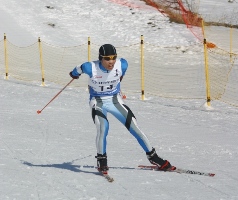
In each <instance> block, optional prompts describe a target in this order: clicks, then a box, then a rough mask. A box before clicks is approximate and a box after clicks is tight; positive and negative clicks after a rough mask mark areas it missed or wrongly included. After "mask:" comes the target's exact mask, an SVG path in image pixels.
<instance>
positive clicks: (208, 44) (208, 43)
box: [207, 42, 217, 49]
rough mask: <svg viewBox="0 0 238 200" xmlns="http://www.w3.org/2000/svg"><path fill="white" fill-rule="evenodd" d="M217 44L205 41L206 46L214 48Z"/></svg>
mask: <svg viewBox="0 0 238 200" xmlns="http://www.w3.org/2000/svg"><path fill="white" fill-rule="evenodd" d="M216 47H217V46H216V45H215V44H214V43H211V42H207V48H210V49H212V48H216Z"/></svg>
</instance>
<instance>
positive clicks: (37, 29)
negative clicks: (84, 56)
mask: <svg viewBox="0 0 238 200" xmlns="http://www.w3.org/2000/svg"><path fill="white" fill-rule="evenodd" d="M115 2H116V1H107V0H101V1H93V0H87V1H86V0H84V1H83V0H77V1H76V0H68V1H60V0H51V1H46V0H31V1H29V0H21V1H17V0H8V1H5V0H0V3H1V8H0V11H1V12H0V19H1V23H0V34H2V35H3V33H6V34H7V38H8V40H9V41H11V42H12V43H14V44H15V45H22V46H26V45H29V44H32V43H33V42H35V41H37V38H38V37H39V36H40V37H41V38H42V39H43V40H44V41H46V42H49V43H51V44H58V45H68V46H70V45H77V43H78V44H80V43H85V40H86V39H87V37H88V36H91V37H92V40H93V41H95V43H97V44H100V43H107V42H110V43H113V44H115V45H118V46H119V45H120V46H123V45H124V44H127V43H133V42H138V38H139V36H140V35H141V34H143V35H144V36H145V38H146V39H147V41H148V40H149V41H150V42H152V43H158V44H166V45H171V46H174V45H186V44H191V43H195V42H197V41H196V39H195V38H194V37H193V35H192V34H191V33H190V32H189V31H188V30H187V29H186V28H185V26H183V25H177V24H173V23H172V24H171V23H169V22H168V19H166V18H165V17H163V16H162V15H161V14H160V13H158V12H157V11H156V10H155V9H153V8H150V7H148V6H146V5H145V4H144V2H142V1H139V0H128V1H127V2H129V3H130V5H133V6H134V7H133V8H131V7H128V6H122V5H121V4H118V3H115ZM117 2H119V0H118V1H117ZM124 2H126V1H125V0H124ZM200 2H201V5H203V6H204V7H203V6H201V8H200V9H201V10H202V9H203V8H207V5H208V3H209V4H214V5H215V4H216V2H217V1H215V0H210V1H208V0H207V1H205V0H204V1H200ZM220 4H221V0H220ZM222 4H223V6H226V5H227V6H230V5H233V6H235V5H237V4H236V2H234V3H233V4H232V3H228V2H226V1H222ZM135 5H138V6H137V8H136V6H135ZM45 6H51V7H54V9H48V8H46V7H45ZM132 12H135V13H134V14H132ZM151 19H153V20H154V22H155V23H157V25H158V26H159V27H160V29H158V27H157V28H154V27H150V26H148V24H147V22H148V21H150V20H151ZM48 23H55V24H56V26H55V27H54V28H53V27H51V26H49V25H48ZM216 37H217V38H219V37H222V36H221V35H220V36H219V35H217V36H216ZM165 62H166V61H165ZM181 62H183V60H181ZM73 67H74V66H72V68H73ZM66 76H68V74H66ZM125 79H126V76H125ZM69 80H70V78H69ZM76 81H78V82H79V83H80V80H76ZM0 85H1V93H0V97H1V101H0V108H1V109H0V118H1V125H0V177H1V183H0V199H1V200H5V199H11V200H13V199H17V200H28V199H37V200H39V199H41V200H59V199H64V200H68V199H70V200H76V199H86V200H88V199H90V200H105V199H110V200H121V199H123V200H124V199H125V200H127V199H135V200H137V199H138V200H139V199H140V200H141V199H160V200H170V199H173V200H174V199H178V200H191V199H194V200H200V199H201V200H207V199H209V200H217V199H220V200H224V199H226V200H235V199H238V172H237V166H238V145H237V142H238V134H237V129H238V124H237V120H238V110H237V108H235V107H230V106H228V105H227V104H223V103H220V102H212V109H208V108H207V107H206V106H204V103H205V100H175V99H163V98H158V97H150V98H148V100H146V101H141V100H139V97H138V96H133V95H131V94H127V96H128V98H127V99H126V100H125V103H126V104H127V105H128V106H129V107H130V108H131V109H132V111H133V112H134V114H135V116H136V118H137V120H138V124H139V126H140V128H141V129H142V130H143V131H144V132H145V133H146V134H147V136H148V138H149V140H150V141H151V143H152V145H153V146H154V147H155V148H156V150H157V152H158V154H159V155H160V156H161V157H163V158H165V159H168V160H169V161H170V162H171V163H172V164H173V165H175V166H178V167H181V168H186V169H192V170H198V171H204V172H213V173H216V176H215V177H212V178H211V177H205V176H198V175H186V174H176V173H166V172H156V171H145V170H140V169H138V168H137V166H138V165H140V164H149V162H148V160H147V158H146V156H145V153H144V152H143V150H142V149H141V147H140V146H139V145H138V143H137V141H136V140H135V139H134V138H133V137H132V136H131V135H130V134H129V133H128V131H127V129H126V128H125V127H124V126H122V125H121V124H120V123H119V122H118V121H116V119H114V118H113V117H112V116H111V115H109V116H108V118H109V121H110V133H109V136H108V150H107V154H108V164H109V166H110V167H111V169H110V174H111V175H112V176H113V177H114V179H115V181H114V182H113V183H109V182H107V181H106V180H105V179H104V178H103V177H101V176H99V175H98V173H97V171H96V169H94V166H95V165H96V159H95V158H94V156H95V154H96V147H95V136H96V129H95V127H94V124H93V121H92V119H91V112H90V109H89V106H88V93H87V91H86V90H85V89H82V88H80V89H75V88H71V87H70V86H69V87H67V88H66V89H65V90H64V91H63V92H62V93H61V94H60V95H59V97H57V99H55V100H54V101H53V102H52V103H51V104H50V105H49V106H47V107H46V108H45V110H43V112H42V113H41V114H40V115H37V113H36V111H37V110H40V109H42V108H43V107H44V106H45V105H46V104H47V103H48V102H49V101H50V100H51V99H52V98H53V96H54V95H55V94H57V93H58V92H59V91H60V89H61V88H62V87H61V86H58V85H54V84H51V85H50V86H48V87H40V86H39V85H37V84H33V83H25V82H20V81H17V80H13V79H11V78H10V80H4V79H3V77H2V78H1V79H0Z"/></svg>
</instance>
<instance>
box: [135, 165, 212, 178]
mask: <svg viewBox="0 0 238 200" xmlns="http://www.w3.org/2000/svg"><path fill="white" fill-rule="evenodd" d="M138 167H139V168H141V169H148V170H155V171H164V172H177V173H179V174H182V173H183V174H197V175H202V176H210V177H213V176H215V174H214V173H207V172H200V171H194V170H188V169H182V168H177V167H176V169H174V170H171V171H165V170H160V169H159V168H158V166H155V165H139V166H138Z"/></svg>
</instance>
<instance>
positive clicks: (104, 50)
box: [98, 44, 117, 60]
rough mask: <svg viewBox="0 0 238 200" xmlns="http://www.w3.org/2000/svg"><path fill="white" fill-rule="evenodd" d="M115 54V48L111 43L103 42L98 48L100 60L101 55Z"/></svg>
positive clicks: (100, 58)
mask: <svg viewBox="0 0 238 200" xmlns="http://www.w3.org/2000/svg"><path fill="white" fill-rule="evenodd" d="M110 55H117V51H116V48H115V47H114V46H113V45H111V44H104V45H102V46H101V47H100V48H99V56H98V59H99V60H102V56H110Z"/></svg>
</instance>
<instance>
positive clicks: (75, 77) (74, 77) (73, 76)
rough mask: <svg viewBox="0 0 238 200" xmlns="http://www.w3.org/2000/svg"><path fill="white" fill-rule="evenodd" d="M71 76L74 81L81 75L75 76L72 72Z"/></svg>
mask: <svg viewBox="0 0 238 200" xmlns="http://www.w3.org/2000/svg"><path fill="white" fill-rule="evenodd" d="M69 75H70V76H71V77H72V78H73V79H78V78H79V75H76V76H75V75H73V72H70V73H69Z"/></svg>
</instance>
